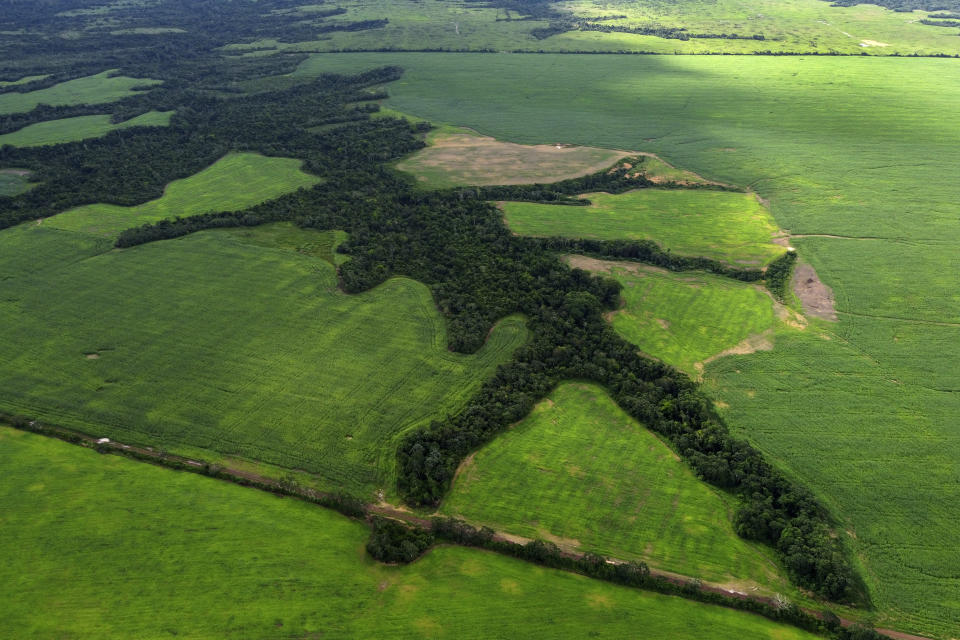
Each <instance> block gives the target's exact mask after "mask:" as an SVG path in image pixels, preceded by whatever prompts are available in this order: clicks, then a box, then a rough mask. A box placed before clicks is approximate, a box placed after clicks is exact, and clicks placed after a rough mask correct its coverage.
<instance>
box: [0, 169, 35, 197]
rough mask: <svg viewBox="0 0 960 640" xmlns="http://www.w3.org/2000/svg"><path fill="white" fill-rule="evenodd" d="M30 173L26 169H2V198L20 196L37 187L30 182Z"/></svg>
mask: <svg viewBox="0 0 960 640" xmlns="http://www.w3.org/2000/svg"><path fill="white" fill-rule="evenodd" d="M29 173H30V172H29V171H26V170H25V169H0V197H10V196H15V195H19V194H21V193H23V192H24V191H29V190H30V189H31V188H32V187H34V186H36V183H31V182H30V181H29V180H28V178H29Z"/></svg>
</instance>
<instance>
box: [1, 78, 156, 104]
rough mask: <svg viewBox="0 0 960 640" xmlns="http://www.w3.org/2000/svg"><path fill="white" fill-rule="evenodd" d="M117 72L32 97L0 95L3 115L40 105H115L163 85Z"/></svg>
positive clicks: (57, 86) (63, 84)
mask: <svg viewBox="0 0 960 640" xmlns="http://www.w3.org/2000/svg"><path fill="white" fill-rule="evenodd" d="M116 72H117V70H116V69H110V70H107V71H102V72H100V73H98V74H95V75H92V76H86V77H83V78H76V79H74V80H67V81H66V82H61V83H60V84H55V85H53V86H52V87H48V88H46V89H39V90H37V91H30V92H28V93H16V92H7V93H0V115H2V114H5V113H20V112H23V111H32V110H33V108H34V107H36V106H37V105H38V104H49V105H52V106H55V107H59V106H65V105H73V104H103V103H106V102H115V101H116V100H120V99H121V98H126V97H127V96H132V95H134V94H136V93H137V92H138V91H143V90H146V89H147V88H149V87H150V86H152V85H156V84H160V81H159V80H151V79H149V78H128V77H126V76H120V75H114V74H115V73H116Z"/></svg>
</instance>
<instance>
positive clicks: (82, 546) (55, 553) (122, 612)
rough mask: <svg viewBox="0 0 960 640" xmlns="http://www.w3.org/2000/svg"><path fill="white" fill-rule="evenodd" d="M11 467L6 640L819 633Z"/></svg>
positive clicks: (250, 502)
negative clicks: (401, 559)
mask: <svg viewBox="0 0 960 640" xmlns="http://www.w3.org/2000/svg"><path fill="white" fill-rule="evenodd" d="M0 466H2V468H3V469H4V482H3V483H2V484H0V513H2V514H3V530H4V540H5V541H6V542H7V544H4V545H2V546H0V585H2V586H0V599H2V600H3V602H4V603H5V607H4V609H5V615H4V616H0V635H2V636H4V637H11V638H12V637H16V638H21V639H23V640H28V639H32V638H37V639H39V638H50V637H58V638H59V637H95V638H131V637H137V638H146V637H150V638H172V637H177V638H216V637H219V638H226V637H229V638H250V639H256V638H264V639H266V638H278V637H289V638H307V637H321V636H322V637H330V638H334V637H336V638H345V637H350V638H423V637H430V638H505V637H510V638H538V639H540V638H573V637H586V636H588V635H590V636H591V637H600V638H624V637H629V636H632V635H634V634H635V632H636V629H637V628H642V629H643V630H644V633H643V635H644V637H645V638H664V639H667V638H671V639H672V638H702V637H704V635H705V634H709V636H710V637H711V638H718V639H721V640H722V639H731V640H746V639H754V638H756V639H761V638H768V639H777V640H794V639H795V640H801V639H807V638H813V636H810V635H808V634H804V633H801V632H799V631H797V630H795V629H792V628H789V627H783V626H780V625H776V624H773V623H771V622H769V621H767V620H764V619H763V618H759V617H757V616H752V615H749V614H744V613H740V612H736V611H731V610H728V609H722V608H719V607H713V606H707V605H702V604H698V603H693V602H689V601H686V600H682V599H680V598H670V597H664V596H659V595H654V594H650V593H645V592H641V591H635V590H630V589H625V588H622V587H616V586H613V585H609V584H605V583H602V582H597V581H593V580H589V579H587V578H583V577H580V576H575V575H572V574H566V573H561V572H557V571H550V570H546V569H541V568H538V567H535V566H533V565H530V564H526V563H523V562H520V561H517V560H513V559H510V558H505V557H503V556H497V555H494V554H490V553H486V552H482V551H475V550H468V549H462V548H456V547H446V548H440V549H436V550H434V551H431V552H430V553H429V554H428V555H427V556H426V557H424V558H422V559H421V560H419V561H418V562H417V563H415V564H413V565H411V566H409V567H402V568H401V567H386V566H383V565H380V564H377V563H375V562H373V561H372V560H370V559H369V558H367V557H366V556H365V554H364V551H363V545H364V543H365V542H366V536H367V529H366V527H364V526H362V525H360V524H358V523H355V522H351V521H349V520H347V519H346V518H343V517H342V516H340V515H338V514H335V513H333V512H330V511H327V510H324V509H320V508H318V507H314V506H311V505H308V504H305V503H302V502H297V501H294V500H284V499H280V498H277V497H275V496H272V495H269V494H265V493H261V492H258V491H253V490H249V489H243V488H240V487H237V486H234V485H230V484H228V483H224V482H219V481H216V480H211V479H209V478H204V477H201V476H196V475H191V474H184V473H175V472H171V471H169V470H166V469H160V468H157V467H152V466H149V465H145V464H142V463H137V462H133V461H130V460H126V459H124V458H119V457H114V456H99V455H98V454H96V453H94V452H92V451H89V450H85V449H80V448H79V447H73V446H71V445H67V444H65V443H62V442H59V441H54V440H45V439H43V438H40V437H39V436H34V435H32V434H25V433H21V432H17V431H13V430H11V429H8V428H6V427H0ZM157 603H162V604H163V606H157Z"/></svg>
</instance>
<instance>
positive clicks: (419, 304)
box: [0, 223, 526, 499]
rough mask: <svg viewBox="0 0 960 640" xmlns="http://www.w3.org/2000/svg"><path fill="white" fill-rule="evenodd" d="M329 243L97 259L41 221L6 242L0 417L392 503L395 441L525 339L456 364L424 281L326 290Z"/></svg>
mask: <svg viewBox="0 0 960 640" xmlns="http://www.w3.org/2000/svg"><path fill="white" fill-rule="evenodd" d="M297 235H299V238H297V237H296V236H297ZM340 237H341V238H342V235H341V236H340ZM337 241H338V239H337V234H335V233H333V232H330V233H325V234H321V233H318V232H316V231H311V230H299V229H292V228H291V227H290V226H289V225H288V226H286V227H280V228H279V229H275V228H271V227H263V228H256V229H238V230H229V231H226V230H224V231H207V232H203V233H198V234H195V235H192V236H188V237H185V238H181V239H178V240H171V241H166V242H159V243H154V244H148V245H143V246H139V247H134V248H132V249H127V250H123V251H117V250H113V251H110V250H109V248H110V242H109V240H107V239H104V238H100V237H99V236H95V235H90V234H85V233H75V232H69V231H62V230H57V229H51V228H47V226H46V224H44V225H42V226H37V225H36V224H33V223H30V224H27V225H22V226H20V227H16V228H13V229H8V230H5V231H3V232H2V233H0V359H2V361H3V362H4V367H3V370H2V372H0V388H3V390H4V393H3V398H2V402H0V407H2V409H3V410H5V411H8V412H11V413H22V414H25V415H33V416H36V417H39V418H41V419H43V420H46V421H48V422H52V423H55V424H62V425H64V426H69V427H73V428H77V429H79V430H82V431H85V432H87V433H91V434H95V435H103V436H106V437H110V438H112V439H115V440H120V441H129V442H131V443H140V444H144V445H150V446H154V447H162V448H166V449H168V450H171V451H176V452H181V453H189V454H191V455H200V456H202V457H205V458H208V459H215V458H216V457H217V456H239V457H242V458H245V459H248V460H256V461H263V462H266V463H271V464H275V465H279V466H282V467H285V468H289V469H302V470H304V471H306V472H308V473H310V474H314V475H313V477H312V478H309V479H308V480H310V481H311V482H312V483H314V484H315V485H316V486H319V487H324V488H327V489H331V490H340V489H344V490H347V491H351V492H354V493H356V494H357V495H361V496H363V497H364V498H367V499H368V498H370V497H371V496H372V494H373V492H374V491H375V490H376V489H379V488H385V489H386V491H388V492H389V491H391V490H392V489H393V487H394V484H395V483H394V481H393V479H392V478H393V476H392V473H393V471H392V470H393V465H394V464H395V455H396V442H395V440H396V438H397V437H399V435H400V434H401V433H402V432H403V431H405V430H406V429H410V428H415V427H417V426H419V425H421V424H422V423H423V422H424V421H427V420H430V419H434V418H437V417H442V416H443V415H444V414H445V413H447V412H451V411H456V410H457V409H458V408H459V407H461V406H462V405H463V403H464V402H466V400H467V399H468V398H469V397H470V396H471V395H472V394H473V393H474V392H475V391H476V389H477V387H478V386H479V385H480V384H481V383H482V381H483V380H485V379H486V378H487V377H489V376H490V375H491V374H492V372H493V370H494V368H495V367H496V366H497V365H498V364H499V363H501V362H503V361H504V360H506V359H508V358H509V357H510V355H511V353H512V352H513V350H514V349H515V348H517V347H518V346H519V345H520V344H522V343H523V341H524V340H525V338H526V331H525V328H524V324H523V322H522V320H520V319H518V318H509V319H506V320H504V321H503V322H501V323H500V325H498V327H497V328H496V329H495V330H494V331H493V332H492V334H491V336H490V338H489V340H488V342H487V344H486V346H485V347H484V348H483V349H482V350H481V351H480V352H479V353H477V354H476V355H471V356H464V355H459V354H454V353H451V352H449V351H448V350H447V339H446V325H445V322H444V320H443V318H442V317H441V316H440V314H439V312H438V311H437V310H436V307H435V305H434V303H433V299H432V296H431V294H430V292H429V290H428V289H427V288H426V287H425V286H423V285H422V284H419V283H417V282H414V281H412V280H407V279H402V278H394V279H392V280H389V281H388V282H386V283H385V284H383V285H381V286H379V287H377V288H376V289H374V290H372V291H369V292H366V293H363V294H359V295H346V294H343V293H341V292H339V291H338V290H337V288H336V275H335V272H334V269H333V267H332V265H331V264H330V263H329V262H328V259H329V258H327V257H325V256H332V249H333V245H334V244H335V243H336V242H337ZM297 249H300V251H297Z"/></svg>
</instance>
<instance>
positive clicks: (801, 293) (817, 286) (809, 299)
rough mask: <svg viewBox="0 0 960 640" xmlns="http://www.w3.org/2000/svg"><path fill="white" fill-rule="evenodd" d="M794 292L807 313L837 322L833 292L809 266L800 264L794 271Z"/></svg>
mask: <svg viewBox="0 0 960 640" xmlns="http://www.w3.org/2000/svg"><path fill="white" fill-rule="evenodd" d="M791 286H792V287H793V292H794V293H795V294H796V295H797V297H798V298H800V303H801V304H802V305H803V310H804V312H805V313H807V314H809V315H811V316H814V317H815V318H823V319H824V320H830V321H832V322H836V321H837V312H836V309H835V308H834V304H833V301H834V299H833V291H832V290H831V289H830V287H828V286H827V285H825V284H823V282H821V281H820V278H819V277H818V276H817V272H816V271H815V270H814V268H813V267H811V266H810V265H809V264H804V263H801V264H798V265H797V266H796V268H794V270H793V281H792V282H791Z"/></svg>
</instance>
